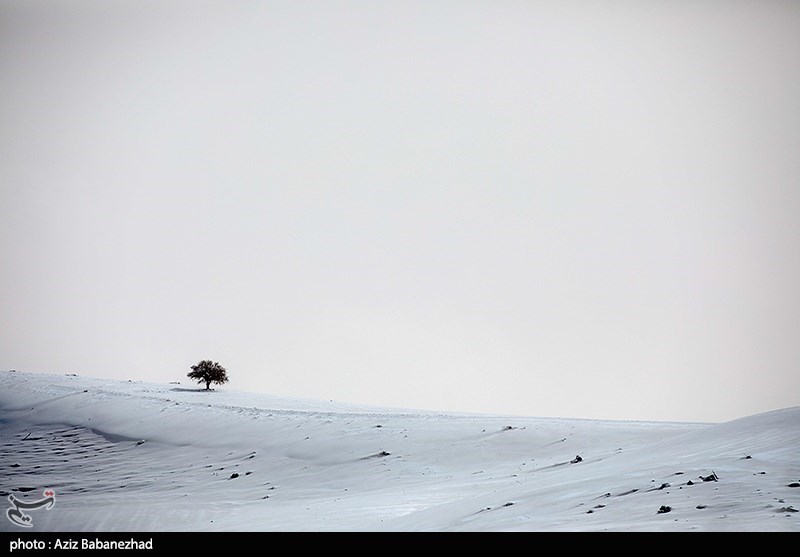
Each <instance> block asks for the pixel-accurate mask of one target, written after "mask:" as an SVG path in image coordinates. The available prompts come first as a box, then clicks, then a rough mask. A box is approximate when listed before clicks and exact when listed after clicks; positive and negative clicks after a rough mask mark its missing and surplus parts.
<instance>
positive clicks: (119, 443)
mask: <svg viewBox="0 0 800 557" xmlns="http://www.w3.org/2000/svg"><path fill="white" fill-rule="evenodd" d="M0 446H2V458H0V491H2V493H0V495H2V498H3V502H4V503H5V502H6V501H7V498H8V496H9V495H12V496H14V497H16V498H17V499H19V500H26V501H32V500H36V499H41V497H42V492H43V490H44V489H46V488H50V489H52V490H53V491H54V492H55V499H56V504H55V505H54V506H53V507H52V508H51V509H37V510H32V511H30V513H29V514H30V516H31V517H32V522H33V527H32V528H30V529H29V530H33V531H89V532H91V531H94V532H97V531H201V530H202V531H208V530H211V531H217V530H218V531H372V530H379V531H513V530H526V531H594V530H610V531H637V530H639V531H688V530H701V531H795V532H796V531H800V513H798V512H797V511H798V510H800V483H799V482H800V459H798V456H800V407H795V408H787V409H782V410H776V411H774V412H769V413H765V414H760V415H756V416H748V417H743V418H741V419H738V420H734V421H731V422H728V423H724V424H699V423H651V422H634V421H600V420H581V419H569V418H542V417H518V416H487V415H471V414H453V413H448V414H444V413H437V412H429V411H422V410H403V409H391V408H388V409H387V408H371V407H366V406H357V405H348V404H344V403H338V402H330V401H329V402H325V401H313V400H296V399H288V398H280V397H275V396H270V395H264V394H254V393H243V392H236V391H234V390H231V389H228V388H223V389H220V390H216V391H211V392H205V391H202V390H199V389H198V388H197V387H195V385H193V384H184V385H180V384H152V383H141V382H119V381H112V380H106V379H94V378H85V377H77V376H64V375H45V374H32V373H22V372H8V371H6V372H0ZM577 456H580V459H578V458H576V457H577ZM578 460H579V461H578ZM573 461H576V462H573ZM712 474H713V475H715V477H716V481H714V480H713V479H709V480H708V481H703V479H701V478H706V479H708V478H709V477H710V476H712ZM662 507H663V509H662ZM666 507H669V510H668V512H663V511H666V510H667V509H666ZM659 510H662V512H659ZM20 530H21V528H20V527H18V526H16V525H14V524H12V523H11V522H10V521H9V520H6V518H5V517H3V518H2V519H0V531H12V532H13V531H20Z"/></svg>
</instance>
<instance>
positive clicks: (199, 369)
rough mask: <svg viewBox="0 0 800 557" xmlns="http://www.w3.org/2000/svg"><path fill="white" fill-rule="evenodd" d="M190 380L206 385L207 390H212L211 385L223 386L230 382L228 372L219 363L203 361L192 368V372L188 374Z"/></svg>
mask: <svg viewBox="0 0 800 557" xmlns="http://www.w3.org/2000/svg"><path fill="white" fill-rule="evenodd" d="M186 375H187V377H189V378H190V379H195V380H196V381H197V382H198V383H200V384H202V383H205V384H206V390H209V389H210V388H211V383H214V384H217V385H221V384H223V383H227V382H228V372H227V371H226V370H225V368H224V367H222V366H221V365H219V362H212V361H211V360H202V361H201V362H199V363H197V364H195V365H193V366H192V371H190V372H189V373H187V374H186Z"/></svg>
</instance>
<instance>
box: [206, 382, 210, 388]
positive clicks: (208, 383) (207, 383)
mask: <svg viewBox="0 0 800 557" xmlns="http://www.w3.org/2000/svg"><path fill="white" fill-rule="evenodd" d="M210 385H211V381H206V390H208V388H209V386H210Z"/></svg>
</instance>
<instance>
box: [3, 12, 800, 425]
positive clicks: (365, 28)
mask: <svg viewBox="0 0 800 557" xmlns="http://www.w3.org/2000/svg"><path fill="white" fill-rule="evenodd" d="M798 99H800V3H798V2H796V1H791V0H787V1H783V2H779V1H770V0H757V1H756V0H753V1H721V0H720V1H704V0H693V1H674V0H670V1H666V0H665V1H652V0H646V1H641V0H635V1H634V0H631V1H623V0H620V1H610V0H609V1H592V2H589V1H576V0H558V1H555V0H554V1H552V2H546V1H535V0H530V1H500V0H491V1H488V0H487V1H466V0H463V1H455V0H452V1H451V0H441V1H433V2H431V1H413V0H412V1H402V2H401V1H388V0H387V1H368V0H363V1H358V0H341V1H310V2H306V1H288V0H287V1H263V2H250V1H236V0H234V1H229V0H226V1H224V2H223V1H217V2H202V1H197V0H191V1H188V0H187V1H185V2H179V1H174V0H166V1H165V0H158V1H156V0H138V1H133V0H123V1H100V0H82V1H69V0H66V1H64V0H58V1H56V0H47V1H39V0H0V130H2V132H0V308H1V309H0V369H12V368H13V369H18V370H24V371H41V372H64V373H79V374H82V375H93V376H98V377H111V378H120V379H142V380H155V381H164V382H166V381H176V380H178V381H184V382H185V381H188V379H187V378H186V377H185V375H186V373H187V372H188V371H189V366H191V365H192V364H194V363H197V362H198V361H199V360H201V359H212V360H216V361H219V362H220V363H221V364H223V365H224V366H225V367H226V368H227V369H228V371H229V375H230V378H231V383H230V384H229V386H228V387H227V388H235V389H241V390H259V391H266V392H272V393H275V394H280V395H290V396H300V397H307V398H320V399H325V400H327V399H334V400H340V401H351V402H365V403H370V404H380V405H394V406H403V407H415V408H426V409H438V410H464V411H477V412H491V413H510V414H523V415H530V416H561V417H588V418H613V419H644V420H676V421H695V420H697V421H726V420H729V419H733V418H738V417H741V416H744V415H749V414H753V413H757V412H762V411H766V410H772V409H776V408H782V407H786V406H795V405H798V404H800V288H798V284H800V249H799V246H798V240H800V219H799V218H798V209H800V151H799V150H798V148H799V147H800V102H798Z"/></svg>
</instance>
